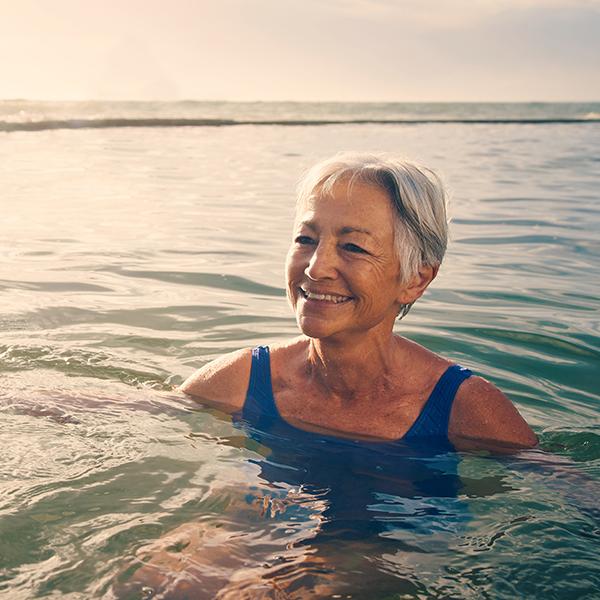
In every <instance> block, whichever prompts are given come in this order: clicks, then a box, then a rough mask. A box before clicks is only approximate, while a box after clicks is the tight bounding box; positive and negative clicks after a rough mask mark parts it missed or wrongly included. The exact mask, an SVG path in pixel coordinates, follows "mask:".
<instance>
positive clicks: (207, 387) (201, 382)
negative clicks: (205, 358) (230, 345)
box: [179, 348, 252, 413]
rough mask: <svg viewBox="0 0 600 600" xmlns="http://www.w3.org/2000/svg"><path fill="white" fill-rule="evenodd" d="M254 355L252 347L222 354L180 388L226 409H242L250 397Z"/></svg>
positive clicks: (205, 401)
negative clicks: (247, 394)
mask: <svg viewBox="0 0 600 600" xmlns="http://www.w3.org/2000/svg"><path fill="white" fill-rule="evenodd" d="M251 356H252V351H251V350H250V348H244V349H243V350H237V351H236V352H232V353H231V354H226V355H224V356H221V357H220V358H217V359H216V360H213V361H211V362H209V363H208V364H206V365H204V366H203V367H202V368H200V369H198V370H197V371H196V372H195V373H194V374H193V375H191V376H190V377H188V378H187V379H186V380H185V381H184V382H183V384H182V385H181V387H180V388H179V389H180V390H181V391H182V392H184V393H186V394H188V395H190V396H193V397H194V398H195V399H197V400H199V401H200V402H202V403H207V404H211V405H213V406H216V407H218V408H219V409H221V410H223V411H225V412H230V413H232V412H235V411H237V410H240V409H241V408H242V406H243V405H244V400H245V399H246V391H247V389H248V381H249V379H250V367H251V363H252V359H251Z"/></svg>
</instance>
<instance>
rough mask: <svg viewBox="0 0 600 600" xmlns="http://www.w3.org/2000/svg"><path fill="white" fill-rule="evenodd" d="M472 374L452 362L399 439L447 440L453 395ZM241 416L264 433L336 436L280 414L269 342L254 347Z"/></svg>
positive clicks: (408, 440)
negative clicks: (296, 424) (305, 427)
mask: <svg viewBox="0 0 600 600" xmlns="http://www.w3.org/2000/svg"><path fill="white" fill-rule="evenodd" d="M471 375H472V373H471V371H470V370H469V369H466V368H464V367H461V366H460V365H456V364H454V365H451V366H449V367H448V368H447V369H446V371H445V372H444V373H443V374H442V376H441V377H440V378H439V380H438V381H437V383H436V385H435V387H434V388H433V390H432V392H431V394H430V395H429V398H428V399H427V402H426V403H425V406H424V407H423V409H422V411H421V413H420V414H419V416H418V417H417V419H416V420H415V422H414V423H413V424H412V425H411V427H410V429H409V430H408V431H407V432H406V433H405V434H404V436H403V437H402V438H401V440H397V441H402V442H410V441H418V440H425V439H428V438H435V439H438V440H446V441H447V440H448V422H449V420H450V411H451V410H452V403H453V402H454V397H455V396H456V392H457V390H458V388H459V387H460V385H461V383H462V382H463V381H464V380H465V379H468V378H469V377H470V376H471ZM239 419H242V420H243V421H245V422H247V423H249V424H250V425H252V426H253V427H256V428H257V429H260V430H262V431H263V432H265V433H270V432H271V430H277V431H278V432H281V431H282V430H283V431H286V433H290V432H293V433H296V434H298V433H300V432H301V433H303V434H306V435H307V436H321V437H325V438H333V437H335V436H330V435H323V434H316V433H313V432H309V431H305V430H303V429H300V428H298V427H294V426H293V425H290V424H289V423H287V421H285V420H284V419H283V418H282V417H281V415H280V414H279V410H278V409H277V405H276V404H275V398H274V395H273V387H272V382H271V359H270V355H269V348H268V346H257V347H255V348H253V349H252V367H251V371H250V381H249V384H248V391H247V392H246V399H245V402H244V406H243V408H242V410H241V411H240V413H238V414H237V415H235V420H239ZM338 439H341V438H338ZM385 443H390V442H385ZM391 443H393V442H391Z"/></svg>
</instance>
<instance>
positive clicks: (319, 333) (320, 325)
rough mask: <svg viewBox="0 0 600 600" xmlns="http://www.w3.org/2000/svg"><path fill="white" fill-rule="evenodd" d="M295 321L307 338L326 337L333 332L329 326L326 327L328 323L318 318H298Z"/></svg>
mask: <svg viewBox="0 0 600 600" xmlns="http://www.w3.org/2000/svg"><path fill="white" fill-rule="evenodd" d="M319 321H320V322H319ZM297 322H298V327H299V328H300V331H301V332H302V333H303V334H304V335H305V336H307V337H309V338H314V339H320V338H326V337H329V336H330V335H332V334H333V333H334V332H333V331H332V330H331V327H328V324H327V323H324V322H323V321H321V320H320V319H312V318H300V319H298V320H297Z"/></svg>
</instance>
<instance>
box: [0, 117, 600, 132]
mask: <svg viewBox="0 0 600 600" xmlns="http://www.w3.org/2000/svg"><path fill="white" fill-rule="evenodd" d="M598 122H600V115H598V116H596V115H595V114H593V116H591V115H587V116H586V117H575V118H539V119H535V118H514V119H511V118H496V119H493V118H487V119H457V118H446V119H445V118H438V119H435V118H434V119H431V118H430V119H240V120H237V119H181V118H173V119H169V118H159V119H148V118H110V119H64V120H56V119H55V120H46V121H26V122H15V121H0V131H3V132H9V133H10V132H13V131H47V130H52V129H111V128H124V127H231V126H235V125H275V126H283V127H294V126H295V127H302V126H321V125H428V124H436V125H438V124H440V125H447V124H461V125H553V124H570V123H598Z"/></svg>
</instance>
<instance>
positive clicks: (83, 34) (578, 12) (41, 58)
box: [0, 0, 600, 101]
mask: <svg viewBox="0 0 600 600" xmlns="http://www.w3.org/2000/svg"><path fill="white" fill-rule="evenodd" d="M0 98H32V99H74V100H80V99H92V98H98V99H116V100H119V99H148V100H152V99H156V100H161V99H164V100H182V99H207V100H219V99H225V100H346V101H351V100H373V101H377V100H380V101H419V100H423V101H451V100H456V101H462V100H474V101H477V100H481V101H484V100H499V101H503V100H504V101H510V100H525V101H528V100H529V101H530V100H548V101H552V100H554V101H558V100H575V101H577V100H579V101H581V100H583V101H585V100H600V0H103V1H102V2H93V1H92V0H0Z"/></svg>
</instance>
